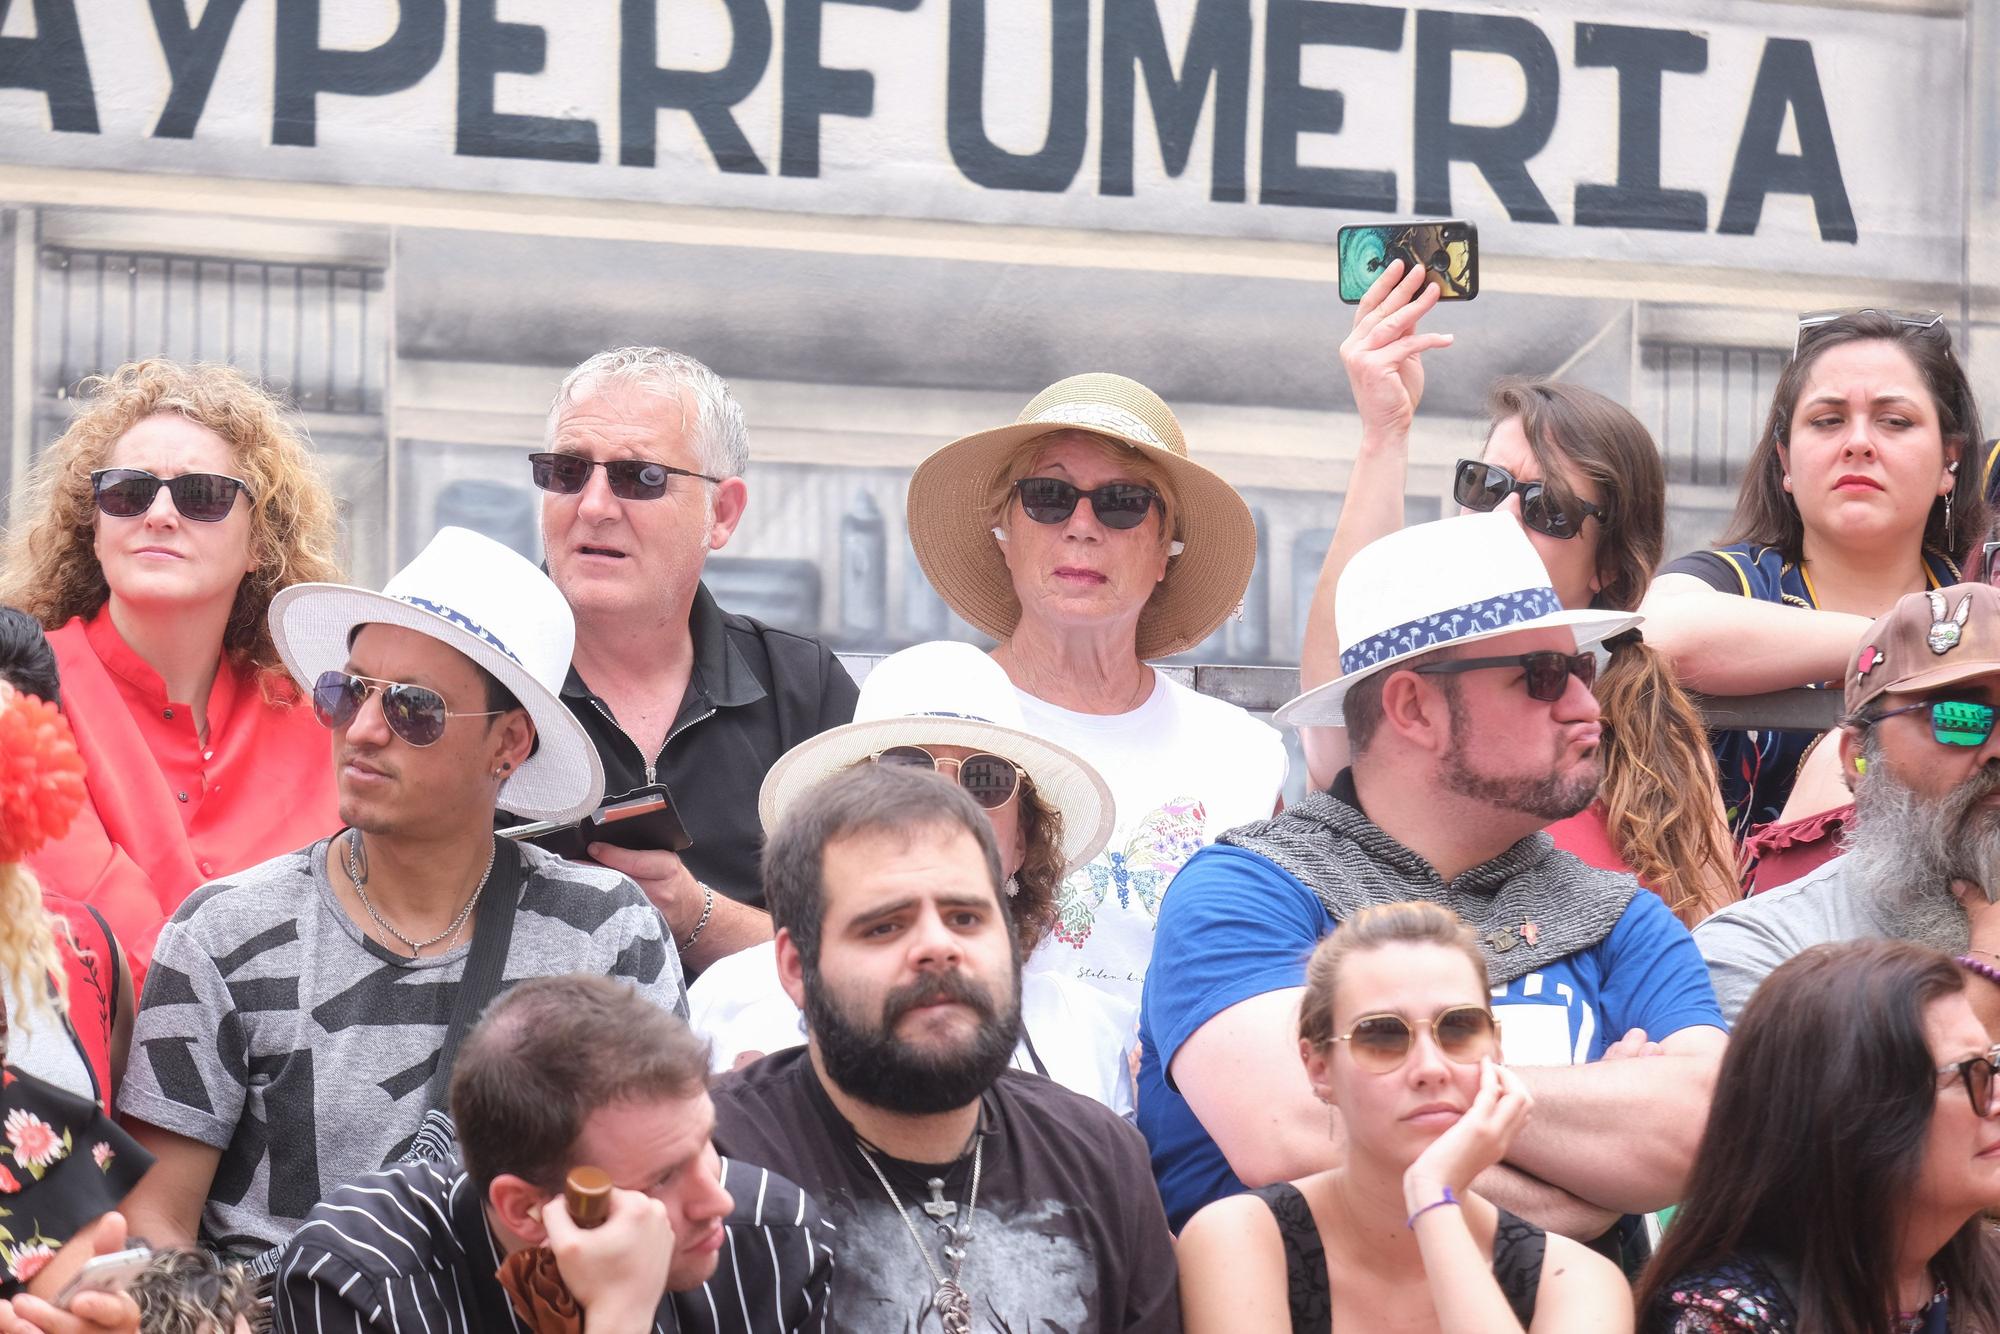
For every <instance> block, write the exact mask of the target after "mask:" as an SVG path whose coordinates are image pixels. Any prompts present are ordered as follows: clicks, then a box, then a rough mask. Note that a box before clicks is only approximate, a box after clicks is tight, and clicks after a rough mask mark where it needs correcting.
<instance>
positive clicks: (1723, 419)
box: [1635, 343, 1785, 487]
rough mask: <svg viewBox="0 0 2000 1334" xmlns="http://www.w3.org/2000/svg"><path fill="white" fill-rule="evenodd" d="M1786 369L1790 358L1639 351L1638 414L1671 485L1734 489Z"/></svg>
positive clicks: (1670, 346) (1649, 347)
mask: <svg viewBox="0 0 2000 1334" xmlns="http://www.w3.org/2000/svg"><path fill="white" fill-rule="evenodd" d="M1784 368H1785V353H1784V352H1782V351H1777V350H1774V349H1768V348H1750V347H1724V346H1717V345H1714V344H1701V343H1644V344H1641V346H1640V348H1639V372H1640V373H1639V378H1638V386H1639V390H1640V392H1639V395H1638V397H1639V398H1640V400H1641V402H1640V403H1639V404H1637V405H1635V406H1638V407H1640V409H1641V416H1642V417H1644V418H1646V419H1647V420H1648V423H1649V424H1650V425H1651V426H1652V428H1653V433H1654V437H1655V438H1656V439H1657V440H1658V441H1659V444H1660V453H1661V455H1662V457H1663V458H1664V459H1665V461H1666V466H1667V480H1668V481H1669V482H1678V483H1682V484H1685V485H1691V486H1720V487H1733V486H1734V485H1736V481H1737V479H1738V478H1739V477H1741V476H1742V474H1743V469H1744V466H1745V465H1746V464H1748V463H1749V461H1750V454H1751V451H1752V450H1753V449H1755V448H1756V445H1757V436H1758V433H1759V432H1761V431H1762V430H1763V426H1764V414H1765V413H1766V412H1767V411H1769V408H1770V403H1771V391H1772V390H1773V388H1775V387H1776V385H1777V382H1778V375H1779V372H1781V371H1783V370H1784Z"/></svg>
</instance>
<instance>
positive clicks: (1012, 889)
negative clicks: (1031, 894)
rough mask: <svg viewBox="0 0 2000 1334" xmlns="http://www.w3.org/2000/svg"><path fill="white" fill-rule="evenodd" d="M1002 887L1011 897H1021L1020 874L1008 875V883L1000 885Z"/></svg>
mask: <svg viewBox="0 0 2000 1334" xmlns="http://www.w3.org/2000/svg"><path fill="white" fill-rule="evenodd" d="M1000 888H1001V889H1003V890H1005V891H1006V892H1007V897H1008V898H1010V899H1017V898H1019V897H1021V881H1020V878H1019V877H1018V876H1011V875H1010V876H1008V877H1007V883H1005V884H1004V885H1002V886H1000Z"/></svg>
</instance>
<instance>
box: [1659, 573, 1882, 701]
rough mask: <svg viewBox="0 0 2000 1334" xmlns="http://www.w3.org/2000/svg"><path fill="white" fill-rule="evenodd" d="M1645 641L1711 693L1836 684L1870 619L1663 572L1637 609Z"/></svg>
mask: <svg viewBox="0 0 2000 1334" xmlns="http://www.w3.org/2000/svg"><path fill="white" fill-rule="evenodd" d="M1639 611H1640V613H1641V614H1642V615H1644V616H1645V618H1646V642H1647V643H1648V644H1650V645H1651V646H1652V647H1653V648H1654V649H1656V650H1658V651H1659V652H1660V653H1663V654H1665V655H1666V657H1667V659H1668V660H1669V661H1670V662H1672V664H1673V669H1674V676H1675V677H1676V678H1677V679H1678V680H1679V681H1680V683H1681V684H1682V685H1684V686H1686V687H1687V688H1688V689H1690V690H1697V691H1700V692H1702V693H1703V694H1709V695H1755V694H1758V693H1760V692H1762V691H1766V690H1785V689H1789V688H1790V687H1792V686H1803V685H1811V684H1814V683H1816V682H1820V681H1837V680H1839V679H1840V677H1841V675H1842V674H1843V673H1845V672H1846V670H1847V658H1848V655H1849V654H1851V653H1853V652H1854V646H1855V645H1856V644H1858V643H1860V642H1861V636H1862V635H1863V634H1865V633H1866V632H1867V630H1868V624H1869V622H1868V618H1867V617H1865V616H1856V615H1853V614H1851V613H1848V612H1844V611H1812V610H1809V609H1807V608H1804V607H1788V606H1785V605H1783V604H1782V603H1777V602H1761V601H1758V600H1757V599H1755V598H1747V597H1739V596H1738V595H1736V594H1734V593H1723V592H1719V591H1718V590H1716V589H1713V588H1710V587H1709V586H1708V585H1707V584H1705V583H1703V582H1702V581H1701V580H1699V579H1697V578H1695V577H1694V576H1693V575H1691V574H1663V575H1661V576H1660V577H1659V578H1657V579H1655V580H1654V581H1653V586H1652V587H1651V588H1650V589H1648V590H1647V592H1646V599H1645V601H1644V602H1641V603H1640V604H1639Z"/></svg>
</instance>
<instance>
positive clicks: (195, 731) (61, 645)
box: [0, 360, 340, 972]
mask: <svg viewBox="0 0 2000 1334" xmlns="http://www.w3.org/2000/svg"><path fill="white" fill-rule="evenodd" d="M86 391H87V397H86V399H85V401H84V403H83V405H82V407H81V408H80V410H79V411H78V413H77V415H76V416H75V417H74V418H72V419H71V422H70V426H69V429H68V430H67V431H65V432H64V433H63V436H62V438H61V439H60V440H58V441H56V443H55V444H54V445H52V446H50V447H49V449H48V450H47V451H46V452H45V453H44V454H43V455H42V457H41V459H40V460H39V462H38V463H37V465H36V468H35V471H34V474H33V476H32V478H31V480H30V482H29V484H28V488H27V493H26V495H25V497H24V504H23V507H22V508H23V512H24V513H25V514H26V515H27V518H26V519H25V520H24V521H23V522H22V523H21V524H20V525H18V526H17V527H16V529H15V531H14V533H13V535H12V537H11V539H10V540H9V542H8V550H7V561H6V565H5V568H4V572H0V602H4V603H11V604H12V605H14V606H18V607H20V608H22V609H23V610H25V611H27V612H28V613H29V614H31V615H33V616H34V617H35V618H36V619H37V620H39V621H40V622H41V623H42V625H43V627H44V628H46V629H47V630H48V631H49V639H50V642H51V643H52V644H53V645H54V647H55V651H56V659H57V662H58V664H59V666H60V669H61V673H62V683H63V692H64V695H65V705H66V710H67V714H68V717H69V720H70V725H71V726H72V727H73V728H74V729H75V731H76V736H77V743H78V746H79V748H80V749H81V750H82V752H83V758H84V763H85V764H86V765H87V767H88V785H89V798H90V799H89V802H88V803H87V804H86V806H85V807H84V810H83V812H82V813H81V814H80V815H79V816H78V818H77V820H76V823H75V824H74V825H73V826H72V827H71V829H70V831H69V833H68V835H67V836H65V837H64V838H62V839H59V840H56V841H54V842H52V843H50V844H49V845H48V846H46V847H45V848H43V850H42V851H41V852H40V853H39V854H37V855H36V856H35V858H34V859H33V861H32V863H31V865H32V866H33V868H34V869H35V871H36V872H37V874H38V875H39V876H40V877H41V879H42V880H43V881H44V882H45V883H47V884H49V885H52V886H55V887H56V888H58V889H59V890H60V891H62V892H63V893H65V894H67V895H69V896H70V897H72V898H75V899H78V900H80V901H82V902H84V903H87V904H89V905H91V906H92V907H95V908H97V909H98V910H99V911H100V912H101V913H102V914H103V916H104V917H105V919H106V920H107V921H108V922H109V923H110V925H111V928H112V930H113V931H114V932H116V933H117V935H118V937H119V939H120V940H121V941H123V942H124V944H125V948H126V950H127V951H128V952H129V954H130V956H131V960H132V964H133V967H134V969H135V970H136V971H141V972H143V970H144V968H145V965H146V961H147V960H148V959H149V958H150V957H151V955H152V948H153V939H154V937H155V936H156V935H157V934H158V933H159V929H160V926H161V924H162V923H163V922H164V921H165V920H166V918H167V917H168V916H169V915H171V914H172V913H173V911H174V909H175V908H176V907H178V906H179V905H180V903H181V901H182V900H183V899H185V898H186V897H187V896H188V894H189V893H190V892H191V891H192V890H194V888H195V887H196V886H197V885H200V884H202V883H203V882H205V881H209V880H213V879H216V878H218V877H220V876H225V875H228V874H229V873H231V872H233V871H237V870H241V869H242V868H243V867H246V866H251V865H254V864H256V863H258V862H261V861H265V860H268V859H269V858H271V857H274V856H277V855H279V854H280V853H284V852H288V851H291V850H292V849H294V848H299V847H302V846H304V845H306V844H308V843H310V842H312V841H313V840H314V839H315V838H318V837H320V836H321V835H324V834H326V833H328V832H330V831H331V830H333V829H335V828H337V827H338V826H339V817H338V815H337V814H336V811H335V802H334V788H333V766H332V763H331V760H330V758H329V756H328V753H327V748H326V733H325V731H324V729H322V728H321V727H320V726H319V724H318V723H317V722H316V721H315V720H314V718H313V713H312V710H311V709H310V708H303V707H299V705H300V703H301V697H300V695H299V693H298V691H297V690H296V689H295V688H294V687H293V686H292V685H291V682H290V679H289V678H288V676H287V675H286V673H285V669H284V665H283V664H282V663H281V662H280V661H279V660H278V654H277V651H276V650H275V649H274V648H273V647H272V644H271V636H270V631H269V629H268V628H267V626H266V624H265V610H266V608H267V607H269V605H270V601H271V598H272V596H273V595H274V594H275V593H277V591H278V590H279V589H281V588H284V587H286V586H288V585H290V584H294V583H301V582H307V581H334V580H338V579H339V577H340V573H339V570H338V569H337V567H336V566H335V565H334V562H333V556H332V551H333V536H334V507H333V498H332V496H331V495H330V494H329V493H328V491H327V488H326V486H325V484H324V482H323V481H322V480H321V478H320V475H319V472H318V470H317V468H316V467H315V466H314V463H313V460H312V456H311V453H310V451H309V449H308V447H307V445H306V443H305V441H304V439H303V438H302V436H301V434H300V433H299V431H298V429H297V428H296V427H295V426H294V425H293V424H292V423H291V421H290V420H289V419H288V417H287V415H286V413H285V412H284V410H283V409H282V407H281V406H280V405H279V403H278V402H277V401H276V400H275V399H273V398H272V397H271V396H270V395H268V394H266V393H265V392H264V391H263V390H261V389H260V388H258V387H257V386H256V385H254V384H252V383H251V382H250V381H249V380H247V379H245V378H244V377H243V376H242V375H241V374H240V373H238V372H237V371H235V370H233V369H230V368H229V367H226V366H208V365H198V366H181V365H178V364H176V363H174V362H170V361H161V360H152V361H141V362H134V363H132V364H130V365H126V366H121V367H120V368H119V369H118V370H116V371H114V372H113V373H112V374H110V375H108V376H104V377H101V378H99V379H97V380H95V381H94V382H89V383H87V385H86Z"/></svg>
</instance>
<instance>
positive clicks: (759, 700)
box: [562, 584, 860, 908]
mask: <svg viewBox="0 0 2000 1334" xmlns="http://www.w3.org/2000/svg"><path fill="white" fill-rule="evenodd" d="M688 631H689V633H690V635H691V636H692V637H693V639H694V669H693V671H691V672H690V673H689V675H688V684H687V693H686V694H685V695H683V696H682V697H681V707H680V712H679V713H677V714H676V715H675V716H674V725H673V726H672V727H671V728H669V729H668V731H667V741H666V745H665V746H663V747H662V748H661V750H660V753H659V754H658V755H655V756H650V757H649V756H645V755H642V754H640V753H639V747H638V746H637V745H636V744H635V743H634V742H633V740H632V738H631V737H629V736H627V735H626V734H625V731H624V729H622V728H621V727H619V726H618V724H617V723H616V722H615V721H614V720H613V715H612V713H611V706H610V705H609V704H606V703H605V702H604V701H603V700H601V699H599V698H598V697H597V695H596V694H594V693H593V692H592V691H591V689H590V686H589V685H588V684H587V683H586V682H585V681H584V679H583V678H582V677H581V676H579V675H577V672H576V669H575V668H574V667H572V668H570V672H569V679H568V680H566V681H564V682H563V691H562V694H563V703H564V704H567V705H568V706H569V711H570V712H571V713H573V714H575V715H576V718H577V721H578V722H580V723H582V724H583V730H584V731H585V732H587V733H588V734H589V735H590V739H591V742H592V743H593V744H594V745H595V746H596V747H597V754H598V758H599V759H601V760H603V761H604V791H605V793H606V794H607V795H616V794H617V793H620V792H629V791H631V790H632V789H633V788H635V787H643V786H644V785H645V784H647V783H652V782H660V783H665V784H666V785H667V790H668V791H669V792H671V793H673V797H674V808H675V809H676V810H677V811H679V812H680V817H681V823H682V824H683V825H685V826H686V827H687V832H688V836H689V837H690V838H692V839H693V840H694V845H693V846H692V847H690V848H689V849H688V850H687V851H686V852H685V853H683V854H682V859H683V860H684V861H685V862H686V863H687V868H688V870H689V871H691V872H693V874H694V876H695V878H696V879H697V880H700V881H701V882H702V883H703V884H705V885H708V886H709V887H710V888H712V889H714V890H715V892H716V893H718V894H726V895H728V896H729V897H730V898H732V899H735V900H736V901H737V902H738V903H747V904H749V905H751V906H752V907H755V908H761V907H763V906H764V885H763V881H762V879H761V877H760V876H759V874H758V870H757V859H758V857H759V855H760V854H761V853H762V851H763V847H764V838H763V830H762V828H761V827H760V826H759V825H758V823H757V789H758V788H760V787H762V786H763V784H764V775H765V773H766V772H768V771H769V769H770V767H771V765H772V764H774V763H775V762H776V761H777V758H778V757H779V756H780V755H782V754H784V753H785V752H786V751H788V750H790V749H791V748H792V747H793V746H796V745H798V744H799V742H801V741H804V740H805V739H806V738H807V737H811V736H817V735H818V734H819V733H821V732H824V731H825V730H826V729H827V728H829V727H838V726H840V725H841V724H842V723H849V722H853V721H854V702H855V700H856V698H857V697H858V696H859V693H860V692H859V691H858V690H857V689H856V687H855V684H854V678H853V677H851V676H849V675H848V674H847V669H846V668H845V667H842V666H841V665H840V660H839V659H838V658H836V657H834V656H833V650H832V649H829V648H828V647H827V646H826V645H825V644H822V643H821V642H820V641H819V640H817V639H814V638H812V637H810V636H808V635H796V634H792V633H791V632H789V631H786V630H774V629H772V628H771V627H770V626H768V625H765V624H764V623H763V622H761V621H756V620H752V619H751V618H750V617H748V616H737V615H735V614H733V613H731V612H725V611H723V610H722V608H720V607H718V606H716V605H715V598H714V597H713V596H712V595H711V594H710V593H709V591H708V587H707V585H705V584H704V585H701V586H699V587H697V588H696V589H695V594H694V607H693V609H692V611H691V612H690V613H689V615H688ZM649 759H650V761H651V762H650V764H649V763H648V761H649Z"/></svg>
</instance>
